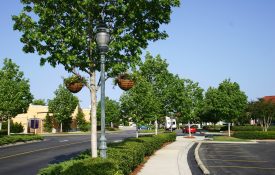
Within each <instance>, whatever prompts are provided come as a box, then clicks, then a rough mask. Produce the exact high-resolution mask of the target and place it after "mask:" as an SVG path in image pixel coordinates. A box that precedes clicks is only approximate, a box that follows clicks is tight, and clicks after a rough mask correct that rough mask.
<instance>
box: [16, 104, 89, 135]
mask: <svg viewBox="0 0 275 175" xmlns="http://www.w3.org/2000/svg"><path fill="white" fill-rule="evenodd" d="M48 111H49V109H48V106H42V105H32V104H30V106H29V108H28V111H27V113H23V114H18V115H17V116H16V117H15V118H13V119H12V120H13V122H14V123H15V122H17V123H21V124H22V125H23V127H24V133H43V132H45V131H44V128H43V123H44V122H45V118H46V115H47V113H48ZM82 111H83V113H84V116H85V120H86V121H87V122H90V109H82ZM77 112H78V107H77V108H76V109H75V111H74V113H73V114H72V118H73V120H72V125H71V127H72V129H73V130H75V129H76V127H77V125H76V120H75V117H76V115H77ZM32 119H36V120H38V121H39V126H38V128H37V129H32V128H30V121H31V120H32ZM58 129H59V128H58V124H54V127H53V131H56V130H58Z"/></svg>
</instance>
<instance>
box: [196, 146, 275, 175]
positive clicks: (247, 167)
mask: <svg viewBox="0 0 275 175" xmlns="http://www.w3.org/2000/svg"><path fill="white" fill-rule="evenodd" d="M199 155H200V158H201V159H202V161H203V163H204V164H205V165H206V167H207V168H208V170H209V171H210V174H211V175H224V174H226V175H229V174H230V175H275V159H274V157H275V142H260V143H256V144H237V143H229V144H228V143H226V144H225V143H203V144H202V145H201V148H200V150H199Z"/></svg>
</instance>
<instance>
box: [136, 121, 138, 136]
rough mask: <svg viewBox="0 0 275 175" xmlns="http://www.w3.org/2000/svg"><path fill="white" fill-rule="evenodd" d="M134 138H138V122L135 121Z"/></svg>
mask: <svg viewBox="0 0 275 175" xmlns="http://www.w3.org/2000/svg"><path fill="white" fill-rule="evenodd" d="M136 138H138V124H137V123H136Z"/></svg>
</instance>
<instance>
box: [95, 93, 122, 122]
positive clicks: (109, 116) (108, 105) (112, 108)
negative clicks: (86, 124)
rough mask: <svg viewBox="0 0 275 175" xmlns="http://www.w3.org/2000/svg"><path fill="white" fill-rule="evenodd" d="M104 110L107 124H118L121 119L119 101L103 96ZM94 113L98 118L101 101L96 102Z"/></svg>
mask: <svg viewBox="0 0 275 175" xmlns="http://www.w3.org/2000/svg"><path fill="white" fill-rule="evenodd" d="M105 110H106V112H105V117H106V123H107V125H109V126H111V127H113V124H115V125H116V126H118V125H119V122H120V119H121V113H120V104H119V102H117V101H115V100H112V99H110V98H109V97H105ZM96 115H97V116H98V119H100V116H101V101H99V102H98V106H97V113H96ZM98 121H100V120H98Z"/></svg>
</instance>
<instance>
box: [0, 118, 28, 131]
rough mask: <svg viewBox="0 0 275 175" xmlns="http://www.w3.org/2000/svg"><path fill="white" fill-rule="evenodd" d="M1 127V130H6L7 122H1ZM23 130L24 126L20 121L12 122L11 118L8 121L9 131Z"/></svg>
mask: <svg viewBox="0 0 275 175" xmlns="http://www.w3.org/2000/svg"><path fill="white" fill-rule="evenodd" d="M2 129H3V130H7V129H8V122H7V121H5V122H3V124H2ZM23 131H24V127H23V125H22V124H21V123H17V122H15V123H13V122H12V120H11V122H10V132H11V133H20V132H23Z"/></svg>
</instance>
